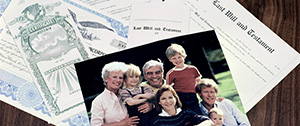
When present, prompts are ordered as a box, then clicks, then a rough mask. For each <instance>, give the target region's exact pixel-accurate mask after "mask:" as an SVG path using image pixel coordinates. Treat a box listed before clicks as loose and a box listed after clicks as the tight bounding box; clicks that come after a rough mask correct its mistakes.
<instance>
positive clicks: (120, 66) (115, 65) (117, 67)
mask: <svg viewBox="0 0 300 126" xmlns="http://www.w3.org/2000/svg"><path fill="white" fill-rule="evenodd" d="M127 69H128V67H127V65H126V64H125V63H123V62H117V61H114V62H110V63H108V64H105V66H104V67H103V68H102V72H101V74H102V75H101V76H102V79H103V81H104V83H103V84H104V85H105V86H106V82H105V80H104V78H108V77H109V74H110V72H117V71H122V72H123V74H124V73H125V72H126V71H127Z"/></svg>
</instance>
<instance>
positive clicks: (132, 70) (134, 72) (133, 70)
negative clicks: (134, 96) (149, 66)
mask: <svg viewBox="0 0 300 126" xmlns="http://www.w3.org/2000/svg"><path fill="white" fill-rule="evenodd" d="M127 67H128V69H127V71H126V72H125V80H126V79H127V78H128V77H130V76H139V83H141V81H142V76H141V73H142V72H141V70H140V68H139V67H138V66H136V65H134V64H128V65H127ZM124 83H125V87H126V86H127V85H126V81H124ZM137 86H138V85H137Z"/></svg>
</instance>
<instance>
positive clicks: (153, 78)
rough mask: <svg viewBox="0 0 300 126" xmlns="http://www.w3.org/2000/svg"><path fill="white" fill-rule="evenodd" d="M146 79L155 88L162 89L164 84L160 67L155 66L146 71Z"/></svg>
mask: <svg viewBox="0 0 300 126" xmlns="http://www.w3.org/2000/svg"><path fill="white" fill-rule="evenodd" d="M144 77H145V79H146V80H147V81H148V83H149V84H150V85H151V86H153V87H157V88H158V87H161V85H162V84H163V72H162V70H161V68H160V66H153V67H150V68H148V69H147V70H145V75H144Z"/></svg>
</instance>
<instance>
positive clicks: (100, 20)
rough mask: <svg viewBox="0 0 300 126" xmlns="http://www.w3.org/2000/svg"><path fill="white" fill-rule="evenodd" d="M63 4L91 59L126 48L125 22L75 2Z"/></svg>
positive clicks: (69, 1)
mask: <svg viewBox="0 0 300 126" xmlns="http://www.w3.org/2000/svg"><path fill="white" fill-rule="evenodd" d="M63 2H64V3H65V5H66V6H67V8H68V11H69V13H70V15H71V16H72V18H73V20H74V22H75V24H76V26H77V28H78V30H79V31H80V33H81V35H82V37H83V41H84V43H85V45H86V46H87V50H88V53H89V55H90V56H91V58H94V57H98V56H103V55H105V54H108V53H112V52H116V51H119V50H122V49H124V48H126V46H127V38H128V25H127V22H126V21H124V20H116V19H114V18H111V17H109V16H107V14H103V13H101V12H99V11H97V10H96V9H95V8H93V7H91V6H88V5H87V4H84V3H80V2H78V1H76V0H63ZM78 3H80V4H78ZM124 22H125V23H124Z"/></svg>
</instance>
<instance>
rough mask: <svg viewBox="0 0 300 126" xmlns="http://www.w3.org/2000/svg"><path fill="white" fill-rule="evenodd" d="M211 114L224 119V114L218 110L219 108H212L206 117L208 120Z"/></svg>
mask: <svg viewBox="0 0 300 126" xmlns="http://www.w3.org/2000/svg"><path fill="white" fill-rule="evenodd" d="M212 113H215V114H217V115H221V116H222V117H223V118H224V112H223V111H222V110H221V109H219V108H212V109H211V110H210V111H209V113H208V117H209V118H211V117H210V116H211V114H212Z"/></svg>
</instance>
